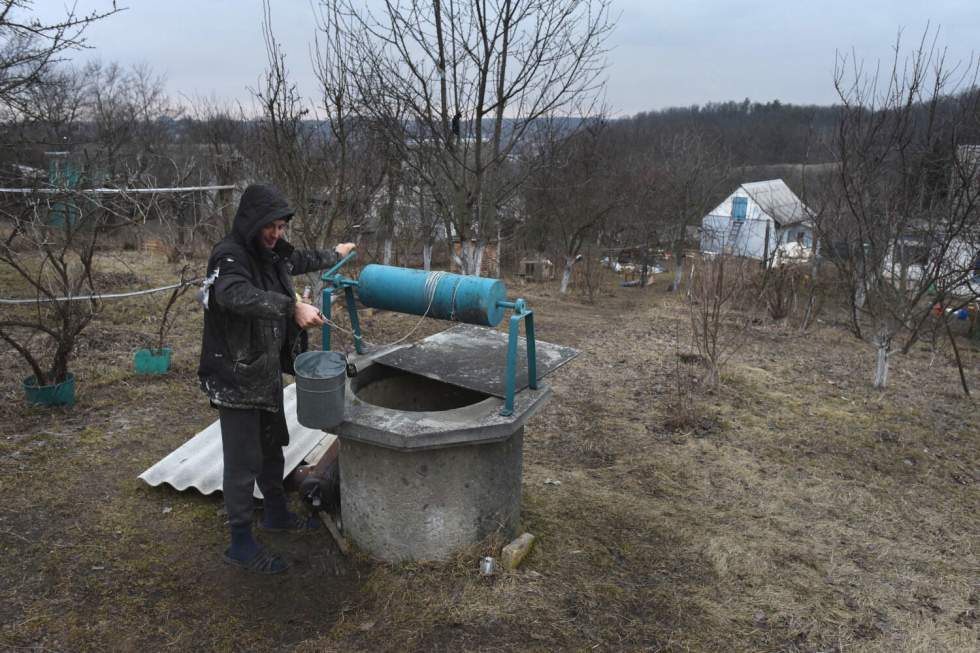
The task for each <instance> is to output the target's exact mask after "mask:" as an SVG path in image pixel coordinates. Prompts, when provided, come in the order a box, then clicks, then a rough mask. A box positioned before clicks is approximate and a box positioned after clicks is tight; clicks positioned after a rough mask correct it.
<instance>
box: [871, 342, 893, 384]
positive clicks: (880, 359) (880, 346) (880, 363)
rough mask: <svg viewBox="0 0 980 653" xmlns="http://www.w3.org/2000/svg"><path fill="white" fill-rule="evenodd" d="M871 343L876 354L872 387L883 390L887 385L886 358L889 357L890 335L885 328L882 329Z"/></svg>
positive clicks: (890, 347)
mask: <svg viewBox="0 0 980 653" xmlns="http://www.w3.org/2000/svg"><path fill="white" fill-rule="evenodd" d="M873 342H874V345H875V348H876V352H877V355H876V358H875V382H874V387H876V388H884V387H885V386H886V385H887V383H888V358H889V357H890V356H891V349H892V334H891V332H890V331H889V330H888V328H887V327H882V328H881V330H880V331H879V332H878V335H876V336H875V338H874V341H873Z"/></svg>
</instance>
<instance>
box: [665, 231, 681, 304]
mask: <svg viewBox="0 0 980 653" xmlns="http://www.w3.org/2000/svg"><path fill="white" fill-rule="evenodd" d="M682 281H684V244H683V243H682V242H681V241H677V242H675V243H674V280H673V281H671V282H670V286H668V287H667V292H677V291H678V290H680V289H681V282H682Z"/></svg>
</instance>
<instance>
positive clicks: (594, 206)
mask: <svg viewBox="0 0 980 653" xmlns="http://www.w3.org/2000/svg"><path fill="white" fill-rule="evenodd" d="M536 131H537V136H538V138H537V139H535V142H534V145H533V146H532V148H533V149H534V150H535V156H536V158H538V159H539V160H542V163H541V164H540V165H536V166H534V168H535V169H536V171H535V172H534V173H533V174H532V175H531V176H530V177H529V179H528V181H527V183H526V184H525V186H524V191H525V192H524V197H525V206H526V212H527V228H528V229H530V230H533V231H534V232H536V234H537V235H536V237H537V238H538V239H539V240H542V241H543V242H544V243H547V246H548V247H550V248H553V249H554V250H555V253H556V254H558V255H560V256H561V257H562V259H563V268H562V277H561V286H560V292H561V293H563V294H564V293H566V292H568V284H569V281H570V280H571V277H572V268H573V266H574V265H575V264H576V262H578V261H580V260H581V259H582V258H583V256H582V252H583V248H584V247H585V246H586V245H587V244H591V243H594V242H595V241H596V239H597V236H598V233H599V230H600V229H601V227H602V224H603V222H604V221H605V220H606V219H607V218H608V217H609V216H610V215H611V214H612V212H613V211H615V210H616V209H617V208H619V207H621V206H622V205H623V204H624V201H623V197H624V195H625V194H626V193H625V192H624V191H625V190H626V189H625V187H624V183H623V181H624V179H625V177H624V176H623V175H621V174H619V173H620V170H619V169H618V167H617V166H616V165H615V160H616V154H617V153H616V152H615V151H614V150H613V147H612V144H611V143H610V142H609V139H608V136H609V134H608V129H607V123H606V122H605V121H604V120H601V119H597V120H595V121H592V122H590V123H589V124H588V125H586V126H585V127H584V128H582V129H580V130H577V131H576V132H575V133H574V134H572V135H571V136H567V137H566V136H564V135H563V134H561V132H560V130H555V129H544V128H542V129H538V130H536Z"/></svg>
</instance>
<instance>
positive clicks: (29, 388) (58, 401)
mask: <svg viewBox="0 0 980 653" xmlns="http://www.w3.org/2000/svg"><path fill="white" fill-rule="evenodd" d="M24 396H25V397H26V398H27V403H29V404H34V405H36V406H74V405H75V375H74V374H72V373H71V372H68V375H67V377H66V378H65V380H64V381H62V382H61V383H53V384H51V385H38V384H37V379H36V378H35V377H33V376H29V377H27V378H26V379H24Z"/></svg>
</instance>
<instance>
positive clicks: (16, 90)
mask: <svg viewBox="0 0 980 653" xmlns="http://www.w3.org/2000/svg"><path fill="white" fill-rule="evenodd" d="M33 7H34V3H33V2H32V0H0V110H3V111H5V112H7V113H8V114H13V115H24V114H30V113H31V111H32V108H33V106H34V105H33V104H32V103H31V101H30V100H31V95H32V90H33V89H35V88H36V87H37V86H39V85H40V84H42V83H44V81H45V74H46V73H47V72H48V71H49V70H50V69H51V67H52V66H54V65H55V64H56V63H58V62H59V61H62V60H63V57H64V56H65V55H66V54H67V53H68V52H70V51H72V50H78V49H80V48H83V47H85V30H86V29H87V28H88V27H89V26H90V25H91V24H92V23H95V22H97V21H99V20H102V19H103V18H107V17H109V16H111V15H113V14H115V13H117V12H118V11H120V10H119V9H117V8H116V3H115V2H113V3H112V8H111V9H106V10H103V11H98V10H96V11H92V12H91V13H88V14H79V13H78V12H77V11H76V10H75V7H74V5H69V6H68V8H67V9H66V10H65V14H64V15H63V16H62V17H61V18H58V19H55V20H51V21H43V20H40V19H38V18H37V17H36V16H33V15H32V11H31V10H32V9H33ZM8 117H9V116H8Z"/></svg>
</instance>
